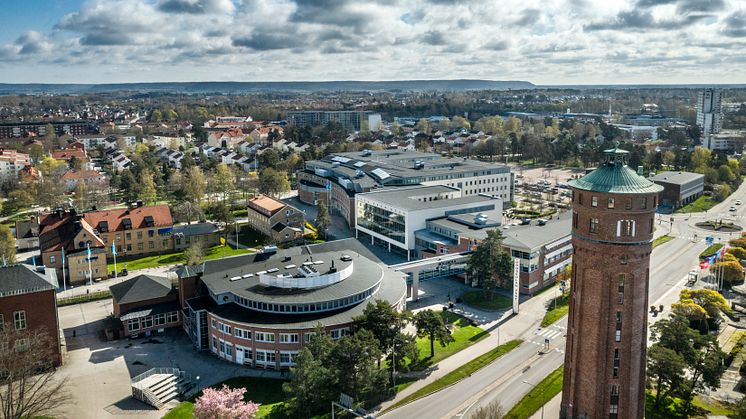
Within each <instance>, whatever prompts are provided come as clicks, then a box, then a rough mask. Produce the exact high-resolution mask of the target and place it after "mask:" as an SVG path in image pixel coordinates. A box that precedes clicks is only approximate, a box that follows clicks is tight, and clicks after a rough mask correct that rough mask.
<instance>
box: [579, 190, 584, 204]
mask: <svg viewBox="0 0 746 419" xmlns="http://www.w3.org/2000/svg"><path fill="white" fill-rule="evenodd" d="M578 204H580V205H583V194H582V193H578Z"/></svg>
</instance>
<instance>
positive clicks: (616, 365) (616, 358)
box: [612, 348, 621, 378]
mask: <svg viewBox="0 0 746 419" xmlns="http://www.w3.org/2000/svg"><path fill="white" fill-rule="evenodd" d="M620 363H621V360H620V358H619V348H615V349H614V364H613V367H614V369H613V371H612V375H613V377H614V378H618V377H619V367H620Z"/></svg>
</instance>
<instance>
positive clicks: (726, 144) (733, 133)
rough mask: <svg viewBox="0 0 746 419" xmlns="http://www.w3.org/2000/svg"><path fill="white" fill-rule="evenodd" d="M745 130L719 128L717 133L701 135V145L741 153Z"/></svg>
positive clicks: (710, 148)
mask: <svg viewBox="0 0 746 419" xmlns="http://www.w3.org/2000/svg"><path fill="white" fill-rule="evenodd" d="M744 144H746V131H739V130H721V131H720V132H719V133H717V134H709V135H703V136H702V147H704V148H706V149H708V150H716V151H726V152H732V153H739V154H740V153H743V148H744Z"/></svg>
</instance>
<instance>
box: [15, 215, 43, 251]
mask: <svg viewBox="0 0 746 419" xmlns="http://www.w3.org/2000/svg"><path fill="white" fill-rule="evenodd" d="M15 236H16V247H17V248H18V250H24V251H25V250H29V249H35V248H37V247H39V219H38V218H37V217H36V216H31V217H30V218H29V219H28V220H25V221H16V232H15Z"/></svg>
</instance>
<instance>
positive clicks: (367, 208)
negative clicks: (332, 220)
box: [357, 202, 406, 244]
mask: <svg viewBox="0 0 746 419" xmlns="http://www.w3.org/2000/svg"><path fill="white" fill-rule="evenodd" d="M357 225H358V226H360V227H363V228H366V229H368V230H370V231H373V232H375V233H378V234H381V235H383V236H385V237H388V238H389V239H391V240H394V241H397V242H399V243H402V244H403V243H405V241H406V221H405V219H404V215H401V214H396V213H394V212H392V211H389V210H386V209H383V208H379V207H376V206H374V205H371V204H368V203H366V202H358V203H357Z"/></svg>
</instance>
